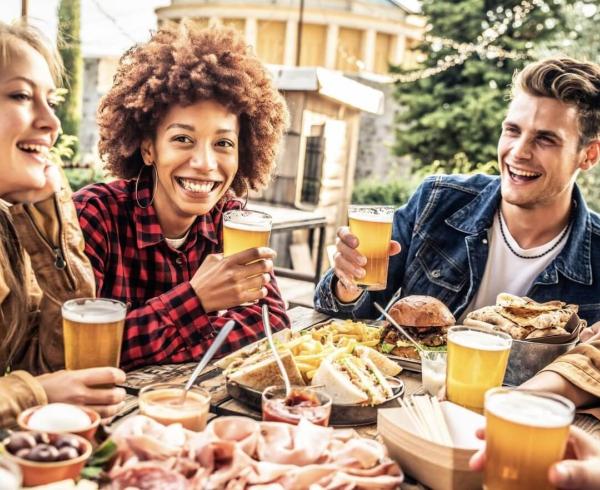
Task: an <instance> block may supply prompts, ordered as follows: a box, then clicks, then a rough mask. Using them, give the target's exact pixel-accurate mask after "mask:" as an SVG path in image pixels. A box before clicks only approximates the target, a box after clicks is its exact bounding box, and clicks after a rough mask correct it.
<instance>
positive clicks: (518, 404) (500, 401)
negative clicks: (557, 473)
mask: <svg viewBox="0 0 600 490" xmlns="http://www.w3.org/2000/svg"><path fill="white" fill-rule="evenodd" d="M574 415H575V406H574V405H573V403H571V401H570V400H567V399H566V398H564V397H562V396H559V395H554V394H553V393H544V392H539V391H538V392H534V391H526V390H518V389H511V388H495V389H492V390H489V391H488V392H487V393H486V394H485V419H486V428H485V438H486V450H485V451H486V455H485V461H486V463H485V476H484V485H483V487H484V488H485V489H486V490H517V489H523V488H535V489H536V490H545V489H552V488H554V487H553V486H552V485H550V483H549V482H548V469H549V468H550V466H551V465H552V464H553V463H556V462H558V461H560V460H561V459H562V458H563V456H564V454H565V448H566V445H567V439H568V435H569V425H570V424H571V422H573V417H574Z"/></svg>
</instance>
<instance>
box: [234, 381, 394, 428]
mask: <svg viewBox="0 0 600 490" xmlns="http://www.w3.org/2000/svg"><path fill="white" fill-rule="evenodd" d="M388 381H389V383H390V385H391V386H392V389H393V390H394V396H393V397H392V398H390V399H389V400H386V401H385V402H383V403H381V404H379V405H375V406H362V405H336V404H333V405H332V406H331V417H330V418H329V425H330V426H331V425H334V426H346V425H347V426H358V425H371V424H375V423H377V410H378V409H379V408H390V407H397V406H398V402H397V399H398V398H399V397H401V396H402V395H403V394H404V383H403V382H402V380H400V379H397V378H388ZM227 393H229V395H230V396H231V397H232V398H234V399H235V400H237V401H238V402H240V403H243V404H244V405H247V406H249V407H251V408H253V409H255V410H258V411H259V412H260V411H261V396H262V393H261V392H260V391H257V390H254V389H252V388H249V387H247V386H244V385H241V384H238V383H236V382H235V381H229V380H228V381H227Z"/></svg>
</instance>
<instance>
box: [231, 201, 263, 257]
mask: <svg viewBox="0 0 600 490" xmlns="http://www.w3.org/2000/svg"><path fill="white" fill-rule="evenodd" d="M271 223H272V219H271V216H270V215H268V214H267V213H262V212H260V211H249V210H234V211H227V212H225V214H224V215H223V255H225V257H227V256H229V255H233V254H236V253H238V252H242V251H244V250H248V249H249V248H254V247H268V246H269V236H270V235H271Z"/></svg>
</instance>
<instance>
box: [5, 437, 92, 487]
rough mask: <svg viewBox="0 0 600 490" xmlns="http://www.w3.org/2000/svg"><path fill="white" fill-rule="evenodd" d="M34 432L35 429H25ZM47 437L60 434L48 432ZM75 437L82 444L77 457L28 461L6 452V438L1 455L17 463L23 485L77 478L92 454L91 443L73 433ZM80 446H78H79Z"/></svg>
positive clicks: (29, 485)
mask: <svg viewBox="0 0 600 490" xmlns="http://www.w3.org/2000/svg"><path fill="white" fill-rule="evenodd" d="M27 432H30V433H35V431H27ZM48 437H49V438H50V440H51V441H53V440H54V439H56V438H58V437H60V434H50V433H48ZM73 437H75V438H77V440H78V441H79V444H80V445H81V446H83V448H84V450H83V454H81V456H78V457H77V458H73V459H67V460H66V461H52V462H48V463H42V462H39V461H29V460H28V459H23V458H19V457H17V456H15V455H14V454H11V453H10V452H8V449H6V448H5V447H4V444H6V439H5V440H4V441H3V443H2V447H3V450H4V454H3V457H4V458H6V459H7V460H9V461H12V462H13V463H16V464H17V465H19V468H21V473H22V474H23V486H26V487H34V486H37V485H46V484H48V483H54V482H57V481H61V480H68V479H71V478H77V477H78V476H79V473H81V470H82V469H83V467H84V465H85V462H86V461H87V459H88V458H89V457H90V455H91V454H92V444H91V443H90V441H88V440H87V439H85V438H83V437H81V436H78V435H73ZM81 446H80V447H81Z"/></svg>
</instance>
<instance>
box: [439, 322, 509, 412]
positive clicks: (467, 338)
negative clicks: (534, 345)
mask: <svg viewBox="0 0 600 490" xmlns="http://www.w3.org/2000/svg"><path fill="white" fill-rule="evenodd" d="M511 345H512V338H511V337H510V335H508V334H506V333H504V332H496V331H494V330H489V329H485V328H478V327H465V326H460V325H459V326H456V327H450V328H449V329H448V367H447V370H446V395H447V397H448V400H450V401H451V402H454V403H457V404H458V405H462V406H463V407H466V408H468V409H470V410H474V411H476V412H479V413H482V412H483V400H484V395H485V392H486V391H487V390H488V389H490V388H495V387H498V386H502V380H503V379H504V374H505V372H506V365H507V364H508V356H509V354H510V347H511Z"/></svg>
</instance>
